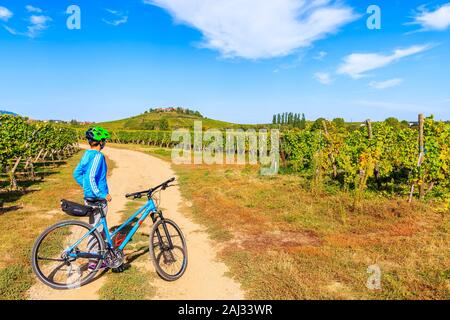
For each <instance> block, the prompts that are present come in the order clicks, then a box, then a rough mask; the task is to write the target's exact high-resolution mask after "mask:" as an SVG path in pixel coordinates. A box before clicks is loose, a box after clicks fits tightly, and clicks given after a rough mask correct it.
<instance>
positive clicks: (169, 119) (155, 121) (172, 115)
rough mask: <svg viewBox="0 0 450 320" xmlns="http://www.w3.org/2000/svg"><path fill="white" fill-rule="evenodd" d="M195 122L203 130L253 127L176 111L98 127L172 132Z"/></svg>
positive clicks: (153, 113)
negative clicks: (198, 122) (199, 124)
mask: <svg viewBox="0 0 450 320" xmlns="http://www.w3.org/2000/svg"><path fill="white" fill-rule="evenodd" d="M195 121H202V124H203V128H204V129H206V130H207V129H211V128H217V129H226V128H230V129H237V128H242V129H248V128H254V127H255V126H253V125H241V124H235V123H230V122H225V121H220V120H214V119H209V118H206V117H203V116H201V115H200V114H185V113H180V112H176V111H166V112H157V111H152V112H146V113H143V114H140V115H138V116H134V117H131V118H126V119H121V120H116V121H110V122H102V123H99V124H98V125H100V126H103V127H105V128H106V129H108V130H172V129H177V128H189V129H192V128H194V122H195Z"/></svg>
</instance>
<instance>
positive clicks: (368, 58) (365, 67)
mask: <svg viewBox="0 0 450 320" xmlns="http://www.w3.org/2000/svg"><path fill="white" fill-rule="evenodd" d="M430 48H431V46H430V45H420V46H419V45H417V46H412V47H409V48H406V49H396V50H394V52H393V53H392V54H390V55H383V54H379V53H352V54H351V55H349V56H347V57H345V58H344V62H343V64H342V65H341V66H340V67H339V68H338V70H337V72H338V73H339V74H347V75H349V76H351V77H352V78H354V79H359V78H362V77H363V76H365V73H366V72H368V71H371V70H375V69H378V68H382V67H385V66H387V65H389V64H391V63H394V62H396V61H398V60H400V59H402V58H405V57H408V56H412V55H415V54H418V53H421V52H424V51H426V50H428V49H430Z"/></svg>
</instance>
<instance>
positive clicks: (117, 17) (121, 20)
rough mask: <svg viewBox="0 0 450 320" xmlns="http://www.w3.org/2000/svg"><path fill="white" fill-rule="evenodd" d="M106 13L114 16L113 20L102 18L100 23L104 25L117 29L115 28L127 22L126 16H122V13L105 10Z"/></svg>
mask: <svg viewBox="0 0 450 320" xmlns="http://www.w3.org/2000/svg"><path fill="white" fill-rule="evenodd" d="M106 11H108V12H109V13H110V14H112V15H113V16H115V19H106V18H103V19H102V21H103V22H104V23H106V24H109V25H111V26H115V27H117V26H120V25H121V24H124V23H127V22H128V16H127V15H125V14H123V13H122V12H120V11H117V10H111V9H106Z"/></svg>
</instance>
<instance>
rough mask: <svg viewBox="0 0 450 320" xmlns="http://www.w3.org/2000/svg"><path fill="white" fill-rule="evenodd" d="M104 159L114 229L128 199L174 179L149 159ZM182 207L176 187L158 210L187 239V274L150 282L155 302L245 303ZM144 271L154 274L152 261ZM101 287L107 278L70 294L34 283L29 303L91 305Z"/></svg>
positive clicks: (126, 155) (114, 153)
mask: <svg viewBox="0 0 450 320" xmlns="http://www.w3.org/2000/svg"><path fill="white" fill-rule="evenodd" d="M104 153H105V154H106V155H107V156H108V157H109V158H110V159H111V160H113V161H114V162H115V164H116V167H115V168H114V171H113V174H112V175H111V177H110V178H109V179H108V184H109V188H110V191H111V195H112V197H113V201H112V202H111V204H110V206H109V213H108V225H109V226H114V225H117V224H119V222H120V221H121V215H120V214H117V212H120V211H122V210H123V209H124V208H125V204H126V203H127V199H125V197H124V195H125V194H126V193H128V192H132V191H137V190H141V189H142V190H143V189H146V188H149V187H151V186H155V185H157V184H159V183H161V182H163V181H165V180H167V179H169V178H171V177H175V174H174V172H173V170H172V169H171V168H170V164H169V163H167V162H165V161H163V160H160V159H158V158H155V157H152V156H149V155H147V154H144V153H141V152H137V151H130V150H123V149H115V148H105V150H104ZM184 201H185V200H184V199H182V197H181V194H180V191H179V189H178V187H174V188H170V189H168V190H166V191H165V192H164V194H163V195H162V203H161V206H162V207H163V208H164V209H165V216H166V218H169V219H172V220H174V221H176V222H177V224H178V225H179V226H180V227H181V229H182V230H183V232H184V234H185V236H186V239H187V245H188V254H189V265H188V269H187V271H186V273H185V275H184V276H183V278H181V279H180V280H178V281H176V282H172V283H168V282H165V281H163V280H161V279H159V278H157V280H153V281H152V284H153V285H154V286H155V287H156V288H157V293H156V296H155V297H154V299H175V300H177V299H180V300H181V299H192V300H202V299H213V300H223V299H243V298H244V296H243V292H242V291H241V289H240V286H239V284H238V283H236V282H235V281H233V280H232V279H230V278H228V277H227V276H225V273H226V272H227V271H228V270H227V267H226V266H225V264H223V263H221V262H219V261H217V257H216V244H214V243H213V242H212V241H211V240H210V239H208V235H207V234H206V232H205V230H204V228H202V227H201V226H200V225H198V224H196V223H194V222H193V221H192V220H191V219H190V218H188V217H186V216H185V215H184V214H183V213H182V212H181V206H182V204H183V203H184ZM145 268H148V269H149V270H153V266H152V264H151V261H150V258H149V260H148V263H147V264H146V267H145ZM153 272H154V271H153ZM104 281H105V277H100V278H99V279H97V280H95V281H94V282H91V283H90V284H88V285H86V286H84V287H82V288H79V289H74V290H70V291H57V290H53V289H51V288H48V287H46V286H44V285H43V284H41V283H40V282H38V283H37V284H35V285H34V286H33V287H32V288H31V289H30V291H29V298H30V299H36V300H48V299H55V300H80V299H82V300H95V299H98V290H99V289H100V288H101V287H102V285H103V284H104Z"/></svg>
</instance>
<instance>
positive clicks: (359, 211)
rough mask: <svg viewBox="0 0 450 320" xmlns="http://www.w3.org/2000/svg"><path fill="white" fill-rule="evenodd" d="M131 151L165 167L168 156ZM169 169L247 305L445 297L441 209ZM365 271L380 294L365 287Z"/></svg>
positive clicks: (241, 170)
mask: <svg viewBox="0 0 450 320" xmlns="http://www.w3.org/2000/svg"><path fill="white" fill-rule="evenodd" d="M126 147H127V148H129V147H130V146H126ZM134 148H138V149H139V150H143V151H146V152H149V153H151V154H154V155H156V156H158V157H161V158H165V159H169V155H170V152H169V151H168V150H167V151H165V150H164V149H158V148H157V149H155V148H144V147H137V146H136V147H134ZM174 169H175V170H176V172H177V174H178V175H179V177H180V185H181V190H182V192H183V195H184V197H185V198H187V199H189V200H190V201H192V203H193V207H192V210H191V212H190V214H191V215H192V216H193V217H194V219H195V220H196V221H198V222H199V223H201V224H203V225H205V226H207V227H208V231H209V233H210V236H211V237H212V238H213V239H214V240H215V241H217V242H218V243H220V247H221V248H222V249H221V251H220V253H219V255H220V257H221V259H223V260H224V261H225V262H226V263H227V265H228V266H229V267H230V268H231V274H232V276H233V277H234V278H235V279H238V280H239V282H240V283H241V284H242V286H243V288H244V289H245V290H246V292H247V298H254V299H448V298H450V269H449V266H450V260H449V256H448V254H447V250H448V247H449V245H450V237H449V230H450V229H449V228H450V218H449V215H448V212H442V211H441V210H440V207H439V206H440V204H439V202H437V203H434V202H426V203H423V202H419V201H414V202H413V203H412V204H409V203H408V202H407V201H406V200H405V199H403V198H396V197H393V198H390V199H388V198H386V197H382V196H379V195H377V194H376V193H371V192H366V193H365V194H364V196H363V197H362V198H360V199H359V201H357V202H355V194H354V193H353V192H350V191H348V192H347V191H342V190H341V189H340V188H336V187H329V186H328V187H327V186H325V187H324V188H315V187H314V188H312V187H311V183H310V181H309V180H308V179H307V178H305V177H302V176H299V175H295V174H288V175H279V176H276V177H262V176H260V175H259V171H258V168H257V167H251V166H244V167H236V166H228V167H226V166H225V167H224V166H174ZM373 266H376V267H379V268H380V270H381V289H379V290H370V289H368V287H367V281H368V279H369V277H370V275H371V273H368V268H369V267H372V268H373ZM369 271H370V270H369Z"/></svg>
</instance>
